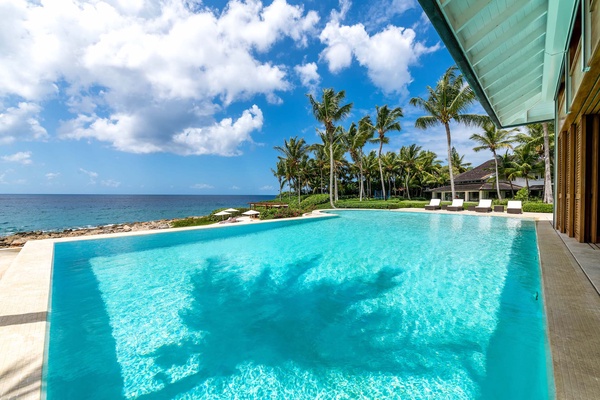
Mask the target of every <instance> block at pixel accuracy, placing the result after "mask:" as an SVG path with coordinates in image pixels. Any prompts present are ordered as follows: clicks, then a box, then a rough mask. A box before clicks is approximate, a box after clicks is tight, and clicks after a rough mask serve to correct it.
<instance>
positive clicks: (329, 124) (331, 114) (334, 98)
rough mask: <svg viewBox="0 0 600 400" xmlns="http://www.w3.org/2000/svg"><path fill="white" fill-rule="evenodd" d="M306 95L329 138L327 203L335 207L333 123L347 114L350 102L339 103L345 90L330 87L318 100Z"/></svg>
mask: <svg viewBox="0 0 600 400" xmlns="http://www.w3.org/2000/svg"><path fill="white" fill-rule="evenodd" d="M307 96H308V100H309V101H310V105H311V107H312V111H313V115H314V116H315V118H316V119H317V121H319V122H322V123H323V124H324V125H325V134H326V135H327V137H328V138H329V163H330V164H329V203H330V204H331V207H332V208H335V205H334V204H333V191H332V188H333V173H334V172H333V168H334V167H333V145H334V134H335V129H336V127H335V123H336V122H338V121H340V120H342V119H344V118H346V117H347V116H348V114H349V113H350V110H351V109H352V103H348V104H344V105H342V104H341V103H342V102H343V101H344V98H345V97H346V92H345V91H344V90H341V91H339V92H337V93H336V92H335V91H334V90H333V89H332V88H329V89H323V94H322V97H321V101H320V102H318V101H316V100H315V99H314V98H313V96H312V95H311V94H308V95H307Z"/></svg>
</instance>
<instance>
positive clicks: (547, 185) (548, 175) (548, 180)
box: [542, 122, 554, 204]
mask: <svg viewBox="0 0 600 400" xmlns="http://www.w3.org/2000/svg"><path fill="white" fill-rule="evenodd" d="M542 128H543V129H544V203H548V204H550V203H554V195H553V194H552V171H550V137H549V136H548V135H549V134H548V123H547V122H543V123H542Z"/></svg>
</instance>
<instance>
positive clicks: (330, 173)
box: [329, 137, 335, 208]
mask: <svg viewBox="0 0 600 400" xmlns="http://www.w3.org/2000/svg"><path fill="white" fill-rule="evenodd" d="M329 204H330V205H331V208H335V205H334V204H333V137H330V138H329Z"/></svg>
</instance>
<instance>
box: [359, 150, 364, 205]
mask: <svg viewBox="0 0 600 400" xmlns="http://www.w3.org/2000/svg"><path fill="white" fill-rule="evenodd" d="M359 157H360V160H359V164H358V168H359V169H360V188H359V189H358V192H359V194H358V201H362V199H363V190H364V185H363V170H362V154H360V155H359Z"/></svg>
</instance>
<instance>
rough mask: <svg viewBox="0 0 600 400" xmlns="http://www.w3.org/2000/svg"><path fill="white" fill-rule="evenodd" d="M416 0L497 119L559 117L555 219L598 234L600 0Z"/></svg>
mask: <svg viewBox="0 0 600 400" xmlns="http://www.w3.org/2000/svg"><path fill="white" fill-rule="evenodd" d="M419 2H420V3H421V6H422V7H423V10H424V11H425V13H426V14H427V16H428V17H429V20H430V21H431V23H432V24H433V26H434V27H435V29H436V30H437V31H438V33H439V34H440V37H441V38H442V40H443V41H444V43H445V45H446V47H447V48H448V50H449V51H450V54H451V55H452V57H453V58H454V60H455V61H456V63H457V64H458V66H459V67H460V69H461V71H462V72H463V73H464V75H465V77H466V79H467V81H468V82H469V84H470V85H471V87H472V88H473V90H474V91H475V93H477V97H478V98H479V101H480V102H481V105H482V106H483V107H484V108H485V110H486V111H487V113H488V114H489V115H490V117H491V118H492V120H493V121H494V122H495V123H496V125H497V126H498V127H504V128H506V127H511V126H520V125H526V124H531V123H535V122H544V121H551V120H553V121H554V122H555V126H556V134H555V143H556V151H555V160H556V162H555V171H554V182H555V190H554V192H555V193H554V199H555V200H554V201H555V205H556V206H555V211H554V226H555V228H556V229H557V230H558V231H560V232H564V233H566V234H567V235H569V236H571V237H574V238H575V239H577V240H578V241H580V242H593V243H600V101H599V99H600V1H599V0H579V1H576V0H564V1H563V0H561V1H549V0H535V1H523V2H520V1H512V2H508V1H503V0H486V1H483V0H482V1H449V0H419ZM465 189H466V188H465ZM484 192H485V191H484Z"/></svg>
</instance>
